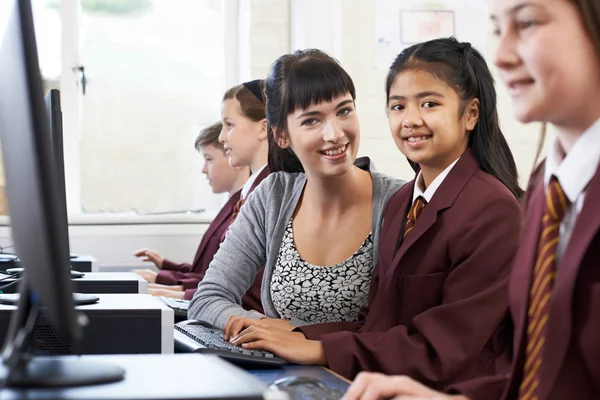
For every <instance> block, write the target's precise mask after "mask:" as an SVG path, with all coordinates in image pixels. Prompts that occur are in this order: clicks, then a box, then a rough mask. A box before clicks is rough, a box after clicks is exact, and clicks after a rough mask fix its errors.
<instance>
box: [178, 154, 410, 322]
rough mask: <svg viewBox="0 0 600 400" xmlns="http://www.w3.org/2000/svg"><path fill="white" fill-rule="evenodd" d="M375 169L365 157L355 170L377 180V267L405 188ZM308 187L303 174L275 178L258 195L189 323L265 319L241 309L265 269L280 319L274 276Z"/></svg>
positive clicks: (224, 248)
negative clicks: (382, 238)
mask: <svg viewBox="0 0 600 400" xmlns="http://www.w3.org/2000/svg"><path fill="white" fill-rule="evenodd" d="M371 164H372V163H371V162H370V160H369V159H368V158H366V157H365V158H360V159H358V160H356V165H357V166H358V167H360V168H362V169H364V170H369V172H371V176H372V177H373V230H372V232H373V263H374V264H376V263H377V254H378V251H379V234H380V230H381V223H382V220H383V214H384V208H385V205H386V203H387V201H388V199H389V198H390V197H391V196H392V194H394V193H395V192H396V191H397V190H398V189H399V188H400V187H401V186H402V185H403V184H404V183H406V182H405V181H401V180H398V179H394V178H391V177H389V176H386V175H383V174H380V173H378V172H376V171H375V170H374V168H373V166H372V165H371ZM305 183H306V175H305V174H303V173H288V172H276V173H272V174H270V175H269V176H268V177H267V178H266V179H265V180H264V181H263V182H261V184H260V185H259V186H258V187H257V188H256V189H255V190H254V192H253V193H252V194H251V195H250V196H249V197H248V200H247V201H246V203H245V204H244V206H243V207H242V208H241V211H240V213H239V214H238V216H237V219H236V220H235V222H234V223H233V224H232V225H231V227H230V228H229V231H228V232H227V234H226V236H225V241H223V243H221V247H220V248H219V251H217V253H216V254H215V256H214V258H213V260H212V262H211V263H210V266H209V268H208V271H206V275H205V276H204V279H202V281H201V282H200V283H199V284H198V290H197V291H196V294H195V295H194V297H193V298H192V301H191V303H190V305H189V310H188V318H190V319H197V320H201V321H206V322H208V323H210V324H213V325H215V326H217V327H219V328H223V327H224V326H225V324H226V323H227V320H228V319H229V317H230V316H231V315H241V316H244V317H249V318H260V316H259V315H257V314H256V313H252V312H250V311H246V310H244V309H243V308H242V306H241V303H242V296H243V295H244V293H246V291H247V290H248V288H249V287H250V286H251V285H252V282H254V279H255V277H256V274H257V273H258V272H259V271H260V269H261V268H263V266H264V268H265V271H264V276H263V281H262V285H261V301H262V305H263V309H264V311H265V314H266V315H267V316H268V317H271V318H280V316H279V314H278V313H277V311H276V310H275V306H274V305H273V302H272V300H271V276H272V273H273V270H274V269H275V263H276V262H277V256H278V254H279V248H280V247H281V242H282V240H283V236H284V233H285V229H286V227H287V224H288V222H289V220H290V218H292V215H293V213H294V211H295V210H296V207H297V205H298V201H299V200H300V195H301V194H302V190H303V189H304V184H305ZM374 266H375V265H373V267H374ZM290 322H291V323H292V324H293V325H294V326H302V325H306V324H307V322H304V321H302V320H299V319H296V318H293V319H292V320H291V321H290Z"/></svg>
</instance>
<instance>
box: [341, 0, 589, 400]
mask: <svg viewBox="0 0 600 400" xmlns="http://www.w3.org/2000/svg"><path fill="white" fill-rule="evenodd" d="M491 10H492V21H493V24H494V26H495V28H496V34H497V36H498V37H499V43H498V49H497V50H496V65H497V67H498V69H499V72H500V76H501V78H502V80H503V82H504V83H505V85H506V86H507V88H508V90H509V93H510V95H511V97H512V99H513V105H514V112H515V115H516V117H517V119H518V120H520V121H521V122H532V121H541V122H543V123H546V122H549V123H551V124H552V125H554V128H555V130H556V132H557V136H556V139H555V140H554V141H553V143H552V144H551V146H550V148H549V150H548V154H547V158H546V160H545V162H543V163H542V164H541V165H540V167H538V168H537V170H536V171H535V173H534V174H533V176H532V179H531V180H530V185H529V192H528V195H527V201H526V216H525V229H524V232H523V237H522V239H521V246H520V248H519V250H518V252H517V255H516V258H515V263H514V265H513V270H512V274H511V278H510V285H509V288H510V290H509V293H510V296H509V297H510V310H511V315H512V319H513V322H514V327H515V329H514V331H515V334H514V353H513V364H512V368H511V371H510V373H509V374H504V375H498V376H496V377H490V378H486V379H476V380H471V381H466V382H463V383H462V384H458V385H454V386H453V387H450V388H447V392H450V393H461V394H460V395H459V394H455V395H443V394H442V393H438V392H435V391H433V390H431V389H429V388H427V387H425V386H423V385H421V384H419V383H417V382H415V381H413V380H412V379H409V378H407V377H401V376H398V377H385V376H381V375H364V376H361V377H359V378H358V379H357V381H356V382H355V384H354V385H353V387H352V388H351V389H350V391H349V393H348V395H347V397H346V398H347V399H376V398H380V397H386V398H387V397H392V396H399V398H402V399H413V400H415V399H440V400H443V399H471V400H479V399H482V400H483V399H485V400H488V399H491V400H495V399H518V400H529V399H531V400H533V399H537V400H563V399H578V400H588V399H590V400H591V399H599V398H600V339H599V338H600V212H598V204H600V73H599V71H600V2H598V0H577V1H568V0H529V1H527V2H520V1H515V0H494V1H493V2H492V8H491Z"/></svg>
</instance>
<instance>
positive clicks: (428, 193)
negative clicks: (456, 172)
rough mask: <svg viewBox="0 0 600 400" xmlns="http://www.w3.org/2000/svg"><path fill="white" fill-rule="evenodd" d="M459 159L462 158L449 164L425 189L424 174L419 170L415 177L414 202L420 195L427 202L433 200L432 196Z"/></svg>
mask: <svg viewBox="0 0 600 400" xmlns="http://www.w3.org/2000/svg"><path fill="white" fill-rule="evenodd" d="M458 160H460V157H459V158H457V159H456V160H454V162H453V163H452V164H450V165H448V166H447V167H446V169H445V170H443V171H442V173H441V174H439V175H438V176H436V177H435V179H434V180H433V182H431V184H430V185H429V187H428V188H427V189H425V190H423V189H424V188H425V182H423V174H422V173H421V171H419V173H418V174H417V177H416V179H415V190H414V191H413V203H414V202H415V200H416V199H417V197H419V196H422V197H423V198H424V199H425V201H426V202H427V203H429V202H431V198H432V197H433V195H434V194H435V191H436V190H438V188H439V187H440V185H441V184H442V182H444V179H446V177H447V176H448V174H449V173H450V171H451V170H452V167H454V165H455V164H456V163H457V162H458Z"/></svg>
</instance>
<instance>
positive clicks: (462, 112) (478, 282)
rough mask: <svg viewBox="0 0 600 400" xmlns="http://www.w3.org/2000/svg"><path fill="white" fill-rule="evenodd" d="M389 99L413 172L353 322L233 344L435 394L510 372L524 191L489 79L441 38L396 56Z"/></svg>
mask: <svg viewBox="0 0 600 400" xmlns="http://www.w3.org/2000/svg"><path fill="white" fill-rule="evenodd" d="M386 92H387V113H388V118H389V126H390V130H391V132H392V136H393V138H394V141H395V143H396V146H397V147H398V149H399V150H400V151H401V152H402V153H403V154H404V156H406V157H407V158H408V159H409V160H411V161H412V162H413V163H416V164H418V166H419V168H418V173H417V176H416V179H415V180H413V181H412V182H410V183H408V184H407V185H405V186H404V187H402V188H401V189H400V190H399V191H398V192H397V193H396V194H395V195H394V196H393V197H392V198H391V199H390V201H389V202H388V205H387V210H386V212H385V215H384V223H383V228H382V231H381V247H380V251H379V262H378V264H377V267H376V268H375V272H374V274H373V281H372V284H371V289H370V292H369V304H368V307H367V308H365V309H364V310H363V312H362V315H361V320H360V322H359V323H354V324H349V323H346V324H331V323H329V324H320V325H312V326H303V327H300V328H299V329H298V331H299V332H283V331H281V330H276V329H268V328H264V327H261V326H260V325H259V326H251V327H250V328H248V329H246V331H244V332H242V333H240V334H239V335H238V336H237V337H236V338H234V339H233V340H232V343H233V344H244V347H246V348H247V349H266V350H269V351H272V352H274V353H276V354H277V355H279V356H280V357H283V358H285V359H287V360H289V361H292V362H296V363H302V364H319V365H327V366H329V368H331V369H332V370H334V371H335V372H338V373H340V374H342V375H344V376H345V377H348V378H354V377H355V376H356V375H357V374H358V373H359V372H360V371H365V370H367V371H381V372H386V373H403V374H406V375H408V376H411V377H414V378H416V379H419V380H422V381H424V382H427V383H428V384H430V385H432V386H435V387H444V386H446V385H448V384H450V383H452V382H458V381H461V380H464V379H466V378H472V377H478V376H483V375H493V374H495V373H497V372H499V371H507V370H508V368H509V366H510V351H511V338H512V330H511V326H510V323H509V319H508V315H507V311H508V299H507V297H506V288H507V280H508V274H509V270H510V266H511V263H512V259H513V256H514V253H515V250H516V248H517V246H518V237H519V231H520V225H521V210H520V206H519V201H518V199H519V198H520V196H521V194H522V190H521V189H520V188H519V186H518V184H517V180H518V179H517V178H518V177H517V169H516V166H515V163H514V160H513V157H512V154H511V152H510V150H509V148H508V144H507V143H506V140H505V138H504V136H503V134H502V131H501V130H500V127H499V123H498V115H497V112H496V91H495V89H494V83H493V79H492V76H491V73H490V71H489V70H488V67H487V65H486V63H485V61H484V59H483V57H482V56H481V54H479V53H478V52H477V51H476V50H475V49H473V48H471V46H470V45H469V44H468V43H460V42H457V41H456V40H454V39H438V40H433V41H430V42H426V43H422V44H418V45H414V46H412V47H409V48H407V49H406V50H404V51H403V52H402V53H401V54H400V55H399V56H398V57H397V58H396V60H395V61H394V63H393V64H392V66H391V69H390V71H389V73H388V77H387V81H386ZM305 337H306V338H305ZM306 339H309V340H306Z"/></svg>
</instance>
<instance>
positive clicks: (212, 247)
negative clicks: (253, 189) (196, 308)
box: [156, 189, 242, 300]
mask: <svg viewBox="0 0 600 400" xmlns="http://www.w3.org/2000/svg"><path fill="white" fill-rule="evenodd" d="M241 192H242V190H241V189H240V190H238V191H237V192H235V193H234V194H233V195H232V196H231V197H230V198H229V200H227V202H226V203H225V205H224V206H223V207H222V208H221V210H220V211H219V213H218V214H217V215H216V217H215V218H214V219H213V221H212V222H211V223H210V225H209V226H208V229H207V230H206V232H205V233H204V235H203V236H202V240H201V241H200V245H199V246H198V249H197V250H196V255H195V256H194V261H193V263H192V264H188V263H175V262H173V261H171V260H169V259H166V258H165V259H164V260H163V267H162V269H161V270H160V271H159V272H158V275H157V276H156V283H160V284H162V285H182V286H183V290H184V291H185V299H187V300H190V299H191V298H192V297H193V295H194V293H195V292H196V288H197V287H198V282H200V281H201V280H202V278H204V274H205V273H206V270H207V269H208V265H209V264H210V262H211V260H212V259H213V256H214V255H215V253H216V252H217V250H219V246H220V245H221V238H222V236H223V234H224V233H225V232H227V229H228V228H229V225H230V224H231V217H232V215H233V212H234V209H235V206H236V204H238V202H239V200H240V194H241Z"/></svg>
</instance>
